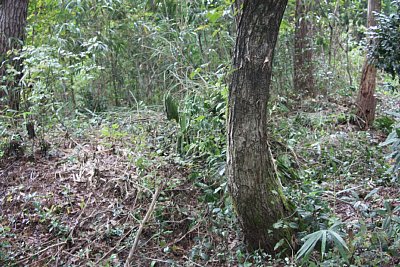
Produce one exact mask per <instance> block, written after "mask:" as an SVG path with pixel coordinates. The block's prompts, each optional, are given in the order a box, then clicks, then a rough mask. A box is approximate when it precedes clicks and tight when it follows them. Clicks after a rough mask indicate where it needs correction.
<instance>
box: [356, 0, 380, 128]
mask: <svg viewBox="0 0 400 267" xmlns="http://www.w3.org/2000/svg"><path fill="white" fill-rule="evenodd" d="M380 10H381V1H380V0H368V22H367V26H368V28H371V27H374V26H376V25H377V22H376V18H375V14H374V12H379V11H380ZM369 41H370V42H372V41H373V40H372V39H370V40H369ZM376 72H377V70H376V68H375V66H374V65H372V64H371V63H370V62H369V59H368V58H366V59H365V62H364V66H363V69H362V74H361V83H360V88H359V91H358V97H357V103H356V105H357V117H358V118H360V120H359V122H360V125H361V126H362V127H363V128H369V127H370V126H371V125H372V123H373V122H374V120H375V109H376V97H375V88H376Z"/></svg>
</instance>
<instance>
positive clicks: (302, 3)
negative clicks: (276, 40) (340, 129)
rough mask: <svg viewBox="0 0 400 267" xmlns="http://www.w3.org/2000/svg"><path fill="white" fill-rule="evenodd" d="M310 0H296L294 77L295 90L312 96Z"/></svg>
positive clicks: (312, 68) (313, 89)
mask: <svg viewBox="0 0 400 267" xmlns="http://www.w3.org/2000/svg"><path fill="white" fill-rule="evenodd" d="M310 11H311V1H310V0H296V13H295V17H296V27H295V33H294V35H295V36H294V60H293V62H294V79H293V84H294V88H295V90H296V91H297V92H298V93H299V94H300V95H306V96H313V95H314V94H315V93H316V92H315V82H314V74H313V73H314V66H313V50H312V41H311V40H312V22H311V19H310V18H309V15H310Z"/></svg>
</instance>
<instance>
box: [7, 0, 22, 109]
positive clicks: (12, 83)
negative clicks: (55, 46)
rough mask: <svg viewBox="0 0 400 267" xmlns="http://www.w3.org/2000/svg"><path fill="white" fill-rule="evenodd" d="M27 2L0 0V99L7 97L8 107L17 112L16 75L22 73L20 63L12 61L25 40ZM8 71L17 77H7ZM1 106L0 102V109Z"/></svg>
mask: <svg viewBox="0 0 400 267" xmlns="http://www.w3.org/2000/svg"><path fill="white" fill-rule="evenodd" d="M28 2H29V1H28V0H0V98H1V97H4V96H5V95H8V106H9V108H11V109H13V110H19V103H20V91H19V89H18V83H19V80H20V75H18V73H20V72H21V71H22V61H21V60H14V59H15V57H14V56H15V51H17V50H18V49H20V48H21V47H22V44H23V42H24V39H25V26H26V19H27V13H28ZM8 66H11V68H8ZM8 69H14V70H15V71H16V73H17V75H14V77H11V78H10V75H7V74H8V73H7V72H8V71H7V70H8ZM1 106H2V103H1V102H0V108H1Z"/></svg>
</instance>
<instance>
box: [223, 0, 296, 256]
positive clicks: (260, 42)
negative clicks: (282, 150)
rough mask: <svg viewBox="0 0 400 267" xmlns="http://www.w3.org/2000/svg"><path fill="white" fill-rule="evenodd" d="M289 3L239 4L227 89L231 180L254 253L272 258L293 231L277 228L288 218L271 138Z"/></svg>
mask: <svg viewBox="0 0 400 267" xmlns="http://www.w3.org/2000/svg"><path fill="white" fill-rule="evenodd" d="M286 4H287V0H274V1H265V0H248V1H244V0H237V1H236V2H235V8H236V10H237V11H238V13H237V18H236V22H237V37H236V46H235V55H234V66H233V67H234V70H235V71H234V73H233V77H232V82H231V85H230V88H229V118H228V179H229V188H230V192H231V195H232V199H233V204H234V207H235V209H236V212H237V215H238V218H239V221H240V224H241V227H242V229H243V233H244V237H245V240H246V242H247V244H248V246H249V248H250V249H259V248H262V249H264V250H266V251H267V252H269V253H271V254H274V246H275V244H276V243H277V242H278V241H280V240H281V239H285V240H286V241H287V243H285V244H290V239H291V231H290V230H288V229H274V228H273V224H274V223H276V222H277V221H278V220H280V219H282V218H284V217H285V216H287V215H288V213H289V212H290V210H291V208H290V205H289V204H288V202H287V201H286V199H285V197H284V195H283V192H282V185H281V182H280V180H279V179H278V177H277V174H276V169H275V165H274V162H273V159H272V155H271V152H270V147H269V144H268V137H267V126H268V125H267V103H268V99H269V88H270V84H271V73H272V60H273V54H274V49H275V44H276V40H277V36H278V31H279V26H280V22H281V20H282V16H283V13H284V11H285V8H286Z"/></svg>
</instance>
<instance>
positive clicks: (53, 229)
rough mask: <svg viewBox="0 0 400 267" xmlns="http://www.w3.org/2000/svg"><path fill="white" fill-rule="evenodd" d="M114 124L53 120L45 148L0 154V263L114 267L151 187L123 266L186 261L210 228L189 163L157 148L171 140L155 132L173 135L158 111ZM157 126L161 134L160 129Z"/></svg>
mask: <svg viewBox="0 0 400 267" xmlns="http://www.w3.org/2000/svg"><path fill="white" fill-rule="evenodd" d="M119 123H120V124H121V125H122V124H124V123H127V124H129V125H128V126H129V127H128V126H127V125H125V126H124V127H122V126H119V125H117V124H115V122H114V123H111V124H110V123H107V122H105V123H104V124H103V123H101V124H99V125H95V126H94V127H93V126H91V127H89V128H86V127H88V125H85V126H83V127H85V129H83V131H82V133H81V135H80V136H79V138H77V137H74V138H71V137H70V136H71V135H70V134H69V133H68V132H67V131H61V128H60V129H58V130H57V132H55V133H52V134H53V135H54V137H53V138H46V140H47V141H48V142H49V143H50V145H51V149H50V150H49V151H48V152H47V153H46V154H42V153H39V152H37V153H36V155H35V156H34V158H33V157H29V158H27V157H24V158H18V159H17V158H11V159H6V160H3V161H2V162H1V166H0V170H1V171H0V203H1V212H0V219H1V221H0V225H1V226H2V231H3V232H2V237H3V238H2V240H1V241H0V243H1V246H2V248H1V250H2V251H1V254H0V255H1V256H0V262H2V263H1V264H0V265H13V264H15V265H17V266H45V265H51V266H66V265H68V266H83V265H86V264H89V265H93V266H118V265H119V264H122V263H123V262H124V260H125V259H126V257H127V255H128V252H129V250H130V248H131V246H132V244H133V239H134V237H135V233H136V231H137V230H138V227H139V224H140V222H141V220H142V219H143V217H144V214H145V213H146V211H147V209H148V207H149V203H150V201H151V198H152V194H153V192H154V191H155V188H156V187H159V186H160V187H162V190H161V194H160V196H159V198H158V204H157V206H156V208H155V211H154V213H153V215H154V216H153V218H154V219H152V220H150V221H149V223H148V224H147V225H146V226H145V227H144V231H143V233H142V234H141V237H140V242H139V246H138V250H137V251H136V253H135V255H134V258H133V261H134V265H133V266H150V264H151V263H152V262H153V264H157V266H158V265H161V266H162V265H170V263H172V262H175V264H178V263H181V264H183V263H185V262H186V263H187V262H190V259H188V258H187V252H188V251H189V250H190V249H191V248H192V247H194V246H195V245H196V242H201V239H202V238H201V239H199V240H197V241H196V238H197V237H199V236H210V234H209V233H205V232H206V229H205V228H206V227H207V221H208V220H207V219H205V218H203V217H202V216H204V215H206V214H207V212H205V211H206V210H207V205H205V204H204V203H200V202H199V194H200V191H201V190H203V189H202V188H201V187H196V186H193V182H192V181H191V180H190V175H193V172H194V171H193V170H194V168H195V166H193V165H192V166H190V165H188V164H186V163H185V162H182V161H180V160H179V158H177V157H176V155H173V154H171V155H166V154H168V153H169V151H170V150H173V149H172V148H171V149H170V148H169V147H168V146H169V145H170V144H168V143H173V142H171V141H169V140H163V139H164V138H166V139H173V132H174V129H173V126H171V125H168V123H167V122H165V121H163V119H162V118H161V117H160V115H158V114H156V113H148V114H146V113H144V114H141V115H134V116H133V117H132V116H129V118H124V119H121V120H120V121H119ZM120 127H121V128H120ZM122 128H123V129H122ZM160 129H162V130H163V131H164V132H168V131H166V130H167V129H168V130H170V131H171V132H170V133H171V136H166V137H162V136H161V137H160V135H158V133H157V131H159V130H160ZM161 149H162V150H161ZM210 238H213V239H215V240H213V242H212V243H213V245H214V244H218V243H221V242H222V240H219V238H218V237H217V236H215V237H213V236H210ZM225 241H226V240H224V242H225ZM226 245H228V243H226ZM210 249H211V247H210ZM200 262H201V260H200ZM167 263H169V264H167ZM135 264H136V265H135ZM209 264H210V265H213V264H212V263H209Z"/></svg>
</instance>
